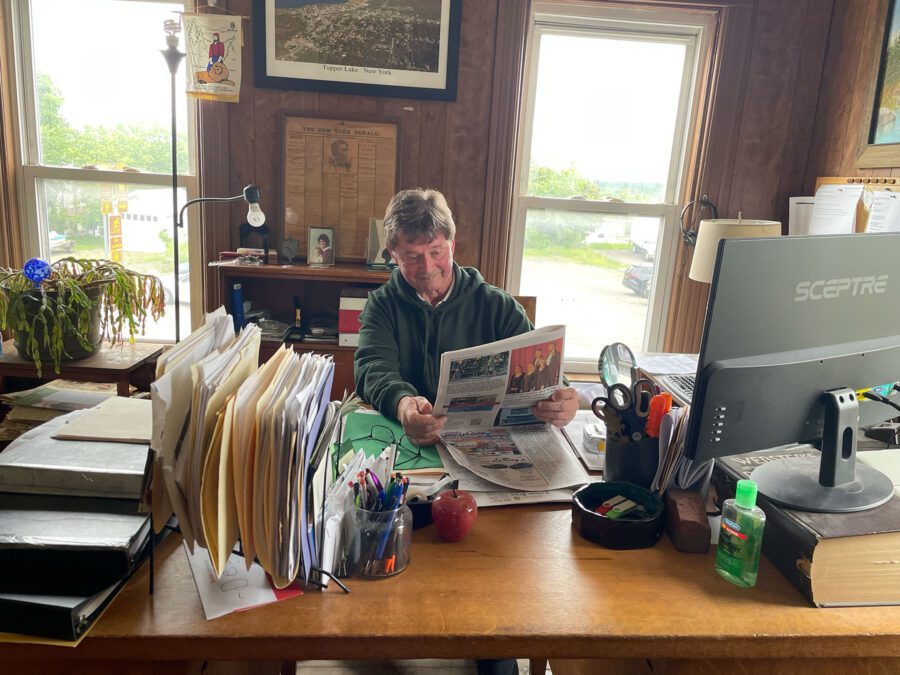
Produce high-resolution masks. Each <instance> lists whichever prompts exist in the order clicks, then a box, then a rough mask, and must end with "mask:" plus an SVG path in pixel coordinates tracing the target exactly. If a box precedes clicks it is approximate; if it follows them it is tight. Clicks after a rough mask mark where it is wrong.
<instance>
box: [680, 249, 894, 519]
mask: <svg viewBox="0 0 900 675" xmlns="http://www.w3.org/2000/svg"><path fill="white" fill-rule="evenodd" d="M898 260H900V234H893V233H891V234H866V235H834V236H806V237H776V238H770V239H724V240H722V241H721V242H719V250H718V255H717V259H716V267H715V272H714V275H713V280H712V286H711V288H710V295H709V302H708V305H707V312H706V321H705V323H704V328H703V336H702V341H701V346H700V356H699V362H698V369H697V381H696V384H695V389H694V395H693V398H692V401H691V416H690V419H689V423H688V432H687V441H686V446H685V453H686V455H687V456H688V457H690V458H693V459H696V460H706V459H709V458H713V457H721V456H725V455H733V454H738V453H744V452H752V451H754V450H764V449H768V448H772V447H776V446H780V445H785V444H789V443H807V442H809V443H813V444H814V445H816V446H818V447H820V448H821V449H822V450H823V452H822V455H823V457H826V458H827V459H826V461H825V462H824V463H822V465H821V467H820V466H819V465H816V466H815V467H814V470H810V467H804V468H803V469H802V471H801V473H802V476H801V475H800V474H798V473H797V471H796V470H795V469H796V467H795V468H794V469H791V468H789V467H788V466H787V465H779V463H778V462H771V463H769V464H773V465H778V466H774V467H773V468H769V469H767V470H766V471H765V472H762V474H760V475H759V476H757V474H756V473H755V474H754V480H757V482H758V483H759V484H760V485H759V488H760V492H762V493H763V494H765V495H766V496H767V497H769V498H771V499H773V500H774V501H777V502H779V503H782V504H785V505H789V506H793V507H795V508H803V509H806V510H816V511H819V510H821V511H844V510H861V509H863V508H870V507H872V506H875V505H877V504H878V503H883V502H884V501H887V499H889V498H890V496H891V494H892V493H893V488H892V486H891V485H890V481H889V480H887V478H886V477H884V476H883V475H882V474H880V473H878V472H874V473H875V474H877V476H875V477H874V478H873V480H874V481H875V482H876V483H877V486H876V487H875V488H873V489H874V491H875V493H874V494H873V495H865V494H864V493H866V487H865V484H866V483H867V482H868V479H867V478H866V477H865V476H866V475H868V474H869V473H870V470H869V467H865V466H863V465H857V464H856V462H855V438H856V432H857V427H858V426H859V425H870V424H875V423H877V422H882V421H884V420H887V419H890V418H891V417H894V416H896V415H897V410H895V409H894V408H892V407H890V405H888V404H885V403H883V402H880V401H873V400H868V399H866V398H864V397H863V394H864V392H867V391H869V392H874V394H871V395H885V396H888V397H891V398H892V399H893V400H894V401H895V402H896V401H897V400H900V393H898V391H897V390H896V389H894V385H895V383H897V382H898V380H900V311H898V308H900V272H898V271H897V261H898ZM829 392H830V393H829ZM851 428H852V431H848V429H851ZM832 460H834V461H832ZM783 461H791V460H783ZM826 465H827V466H826ZM767 466H768V465H767ZM822 469H824V473H823V472H822ZM765 474H771V475H775V478H774V481H773V478H772V477H771V476H770V477H767V476H766V475H765ZM882 479H883V480H882ZM885 481H886V484H885ZM773 482H776V483H781V484H783V485H781V486H780V487H778V486H775V485H773V484H772V483H773ZM809 483H812V485H810V484H809ZM888 487H890V489H887V488H888ZM798 492H799V493H802V494H801V495H800V496H798V495H797V494H796V493H798ZM848 494H849V495H850V496H849V497H848V496H847V495H848ZM860 495H863V496H860Z"/></svg>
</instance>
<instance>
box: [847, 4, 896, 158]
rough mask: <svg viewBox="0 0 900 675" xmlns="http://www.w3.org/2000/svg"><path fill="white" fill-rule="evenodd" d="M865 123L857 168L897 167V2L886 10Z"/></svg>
mask: <svg viewBox="0 0 900 675" xmlns="http://www.w3.org/2000/svg"><path fill="white" fill-rule="evenodd" d="M868 122H869V125H868V128H867V132H868V133H867V136H866V139H865V143H864V146H863V151H862V153H861V154H860V156H859V158H858V159H857V162H856V166H857V167H858V168H880V167H887V166H900V10H898V1H897V0H891V1H890V3H889V6H888V12H887V20H886V25H885V29H884V39H883V43H882V48H881V61H880V64H879V67H878V77H877V80H876V82H875V96H874V101H873V104H872V116H871V118H869V120H868Z"/></svg>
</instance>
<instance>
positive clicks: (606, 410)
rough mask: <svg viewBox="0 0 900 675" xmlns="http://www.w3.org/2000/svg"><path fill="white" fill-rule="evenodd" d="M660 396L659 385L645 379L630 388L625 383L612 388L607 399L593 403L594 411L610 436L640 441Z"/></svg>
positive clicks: (598, 398)
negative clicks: (652, 406)
mask: <svg viewBox="0 0 900 675" xmlns="http://www.w3.org/2000/svg"><path fill="white" fill-rule="evenodd" d="M656 394H657V389H656V385H655V384H653V383H652V382H651V381H650V380H648V379H645V378H641V379H639V380H636V381H635V383H634V384H633V385H631V386H630V387H628V386H626V385H624V384H614V385H612V386H610V387H609V390H608V392H607V395H606V396H598V397H597V398H595V399H594V400H593V402H592V403H591V408H592V410H593V411H594V414H595V415H596V416H597V417H599V418H600V419H602V420H603V421H604V422H606V429H607V433H608V434H609V435H610V436H611V437H612V438H613V440H619V441H623V440H624V441H628V440H632V441H640V440H641V439H643V437H644V433H645V431H644V430H645V427H646V420H647V416H648V415H649V414H650V401H651V400H652V398H653V397H654V396H655V395H656Z"/></svg>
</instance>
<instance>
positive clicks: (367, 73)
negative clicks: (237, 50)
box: [252, 0, 462, 101]
mask: <svg viewBox="0 0 900 675" xmlns="http://www.w3.org/2000/svg"><path fill="white" fill-rule="evenodd" d="M434 1H435V2H440V3H441V4H440V16H439V18H438V25H439V39H438V48H437V53H436V54H435V53H433V52H432V51H426V54H427V55H428V56H427V57H426V56H423V55H421V54H419V55H418V56H420V57H421V58H422V59H423V61H428V62H430V63H435V59H436V66H435V68H436V70H433V71H429V70H427V69H415V68H409V69H402V68H389V67H385V64H383V63H382V64H379V63H378V62H377V61H378V60H379V59H381V58H383V56H382V55H379V56H377V57H375V61H374V62H373V63H370V64H365V63H359V58H360V57H358V56H356V55H351V56H349V57H348V56H347V55H346V54H344V55H343V56H344V57H346V58H347V59H348V62H347V63H327V62H326V59H324V58H323V57H319V59H318V60H316V61H302V60H297V61H291V60H280V59H277V57H276V56H275V50H276V48H277V45H276V43H275V40H276V39H277V36H275V35H272V34H271V33H272V32H274V31H270V29H269V26H274V25H275V21H274V20H275V12H276V8H275V3H276V0H253V17H252V22H253V74H254V81H255V82H254V83H255V85H256V86H257V87H267V88H272V89H293V90H300V91H320V92H328V93H333V94H357V95H361V96H385V97H393V98H415V99H427V100H437V101H455V100H456V84H457V71H458V67H459V33H460V26H461V24H462V0H434ZM341 4H342V3H340V2H331V3H329V2H322V3H315V2H312V3H309V4H308V5H306V6H307V7H310V8H312V7H313V6H315V5H320V7H319V9H320V10H321V9H323V8H326V9H329V10H330V11H335V10H334V9H331V8H335V7H339V6H340V5H341ZM291 11H293V12H298V11H303V8H292V9H291ZM309 11H310V12H312V11H313V10H312V9H310V10H309ZM373 11H374V10H373ZM319 21H320V22H324V21H325V18H321V17H320V19H319ZM287 23H288V22H287V21H286V20H282V21H281V22H280V25H281V26H284V25H286V24H287ZM340 25H341V28H342V29H346V21H345V22H343V23H341V24H340ZM282 30H289V29H287V28H285V29H282ZM310 30H311V32H310V34H311V35H313V34H315V36H316V38H317V39H316V40H310V42H309V43H315V44H317V45H321V44H323V43H322V40H321V38H320V35H318V33H313V32H312V30H313V29H310ZM316 30H319V31H320V32H321V28H317V29H316ZM414 33H415V31H412V30H411V31H410V34H414ZM395 34H396V33H392V35H395ZM418 34H421V32H419V33H418ZM297 35H301V33H297V34H295V36H294V37H293V38H292V39H291V40H289V41H288V42H291V41H293V42H294V43H295V44H297V37H296V36H297ZM350 43H351V44H372V43H371V41H369V40H365V41H363V40H361V41H359V42H358V43H354V42H353V41H352V40H350ZM285 44H287V42H286V43H285ZM300 44H302V42H301V43H300ZM318 49H320V50H321V49H323V48H322V47H319V48H318ZM270 58H271V60H270ZM391 58H393V56H392V57H391ZM336 60H339V59H336ZM441 63H443V68H442V67H441Z"/></svg>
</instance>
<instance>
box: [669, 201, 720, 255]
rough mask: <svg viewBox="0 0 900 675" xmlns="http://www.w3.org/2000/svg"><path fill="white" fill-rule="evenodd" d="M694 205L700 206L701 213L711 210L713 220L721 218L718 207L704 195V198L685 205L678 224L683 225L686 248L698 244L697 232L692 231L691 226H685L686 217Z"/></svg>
mask: <svg viewBox="0 0 900 675" xmlns="http://www.w3.org/2000/svg"><path fill="white" fill-rule="evenodd" d="M694 204H698V205H699V207H700V211H701V212H702V211H703V209H709V211H710V213H712V217H713V218H718V217H719V209H717V208H716V205H715V204H713V203H712V202H711V201H710V200H709V197H707V196H706V195H703V196H702V197H700V199H694V200H692V201H689V202H688V203H687V204H685V205H684V208H683V209H681V213H680V214H679V216H678V222H679V223H680V224H681V238H682V239H683V240H684V245H685V246H693V245H694V244H696V243H697V231H696V230H694V229H692V228H691V227H690V226H689V225H688V226H685V224H684V215H685V214H686V213H687V211H688V209H689V208H691V207H692V206H693V205H694Z"/></svg>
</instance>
